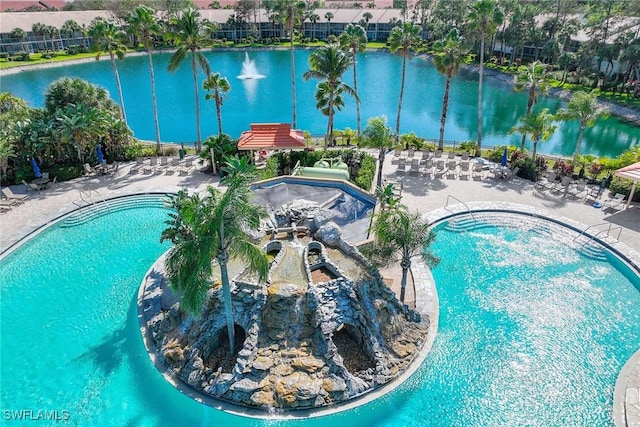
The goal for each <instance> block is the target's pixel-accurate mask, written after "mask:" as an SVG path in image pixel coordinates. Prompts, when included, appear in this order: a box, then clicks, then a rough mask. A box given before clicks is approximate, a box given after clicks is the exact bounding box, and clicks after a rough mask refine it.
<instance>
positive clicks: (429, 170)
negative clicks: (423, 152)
mask: <svg viewBox="0 0 640 427" xmlns="http://www.w3.org/2000/svg"><path fill="white" fill-rule="evenodd" d="M434 171H435V167H434V165H433V159H427V162H426V163H425V165H424V168H423V169H422V173H423V174H425V175H427V176H429V177H431V176H432V175H433V172H434Z"/></svg>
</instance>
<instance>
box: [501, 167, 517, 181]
mask: <svg viewBox="0 0 640 427" xmlns="http://www.w3.org/2000/svg"><path fill="white" fill-rule="evenodd" d="M518 171H520V166H516V167H515V169H513V170H511V169H509V170H508V171H507V173H506V174H505V175H504V178H505V179H506V180H507V181H511V178H513V177H514V176H516V175H518Z"/></svg>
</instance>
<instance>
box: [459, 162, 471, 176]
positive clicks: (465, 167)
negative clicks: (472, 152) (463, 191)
mask: <svg viewBox="0 0 640 427" xmlns="http://www.w3.org/2000/svg"><path fill="white" fill-rule="evenodd" d="M469 169H470V166H469V161H468V160H467V161H463V162H460V172H458V177H459V178H460V179H462V178H463V177H465V176H466V177H467V179H469Z"/></svg>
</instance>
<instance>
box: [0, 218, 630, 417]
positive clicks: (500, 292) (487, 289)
mask: <svg viewBox="0 0 640 427" xmlns="http://www.w3.org/2000/svg"><path fill="white" fill-rule="evenodd" d="M166 219H167V213H166V211H165V210H164V209H161V208H153V207H144V208H139V209H128V210H122V211H119V210H112V211H111V212H108V213H105V215H103V216H100V217H98V218H95V219H92V220H91V221H89V222H87V223H84V224H81V225H78V226H75V227H67V228H65V227H63V226H62V225H63V224H62V223H58V224H56V225H53V226H51V227H49V228H48V229H46V230H44V231H43V232H41V233H39V234H38V235H36V236H34V237H33V238H32V239H31V240H30V241H28V242H26V243H25V244H24V245H22V246H20V247H19V248H17V249H16V250H15V251H14V252H13V253H11V254H9V255H8V256H7V257H5V258H4V259H2V261H1V262H0V292H1V294H0V310H1V311H0V315H1V320H2V321H1V322H0V325H1V326H0V328H1V335H0V336H1V339H2V342H1V343H0V351H1V356H2V358H1V366H0V367H1V373H2V375H1V376H0V385H1V391H0V393H1V394H0V397H1V403H0V409H1V411H2V414H3V415H2V416H3V417H6V414H7V413H6V412H5V411H18V412H19V411H20V410H33V411H37V410H48V411H54V410H57V411H65V410H66V411H68V412H69V420H68V421H67V423H68V424H69V425H82V426H85V425H100V426H108V425H113V426H123V425H136V426H147V425H148V426H165V425H166V426H175V425H181V426H200V425H212V426H221V425H231V424H233V425H237V426H266V425H272V424H277V425H287V426H288V425H297V426H299V425H302V424H303V423H304V425H305V426H307V425H312V426H321V425H326V424H327V423H335V424H336V425H350V426H358V425H362V426H369V425H380V426H400V425H402V426H405V425H409V426H423V425H425V423H430V424H432V425H438V426H444V425H483V426H487V425H523V424H527V425H540V426H547V425H562V424H564V425H567V424H572V425H576V424H579V425H607V424H612V421H611V420H612V417H611V406H612V399H613V397H612V396H613V387H614V383H615V378H616V376H617V374H618V371H619V369H620V368H621V367H622V365H623V364H624V362H625V361H626V359H627V358H628V357H629V356H630V355H631V354H632V353H633V352H634V351H635V350H636V349H637V348H638V347H640V336H639V335H640V332H639V331H638V327H637V325H638V324H639V323H640V313H639V311H640V310H639V309H638V307H640V292H638V289H637V288H636V287H634V283H632V280H634V281H635V286H638V283H637V281H638V279H637V276H634V275H633V273H632V272H630V271H629V270H628V269H627V271H624V267H623V266H621V265H618V266H617V267H614V266H612V264H610V263H609V262H606V261H604V260H602V259H591V258H590V257H588V256H585V255H582V254H580V253H579V252H576V251H575V250H574V249H572V248H569V247H567V246H566V245H565V244H564V243H562V241H559V240H555V239H554V238H553V237H554V236H553V234H550V233H549V231H548V230H547V228H546V226H542V227H538V228H535V227H534V228H531V229H528V230H518V229H514V228H511V227H500V226H491V225H486V226H484V227H482V228H478V229H472V230H468V231H466V232H458V231H456V230H455V229H454V230H452V229H451V227H447V224H442V225H439V226H438V238H437V242H436V243H435V245H434V250H435V252H436V253H437V254H438V255H439V256H441V257H442V258H443V260H442V262H441V264H440V266H438V267H437V268H436V269H435V270H434V272H433V274H434V277H435V279H436V283H437V286H438V293H439V298H440V323H439V333H438V336H437V337H436V341H435V343H434V346H433V349H432V352H431V354H430V355H429V356H428V357H427V359H426V360H425V363H424V364H423V366H422V367H421V368H420V369H419V370H418V371H417V372H416V374H415V375H413V376H412V377H411V378H410V379H409V380H408V381H407V382H406V383H405V384H403V385H402V386H400V387H399V388H398V389H396V390H394V391H393V392H391V393H390V394H388V395H386V396H383V397H382V398H380V399H378V400H376V401H374V402H372V403H370V404H367V405H364V406H362V407H359V408H355V409H353V410H349V411H346V412H343V413H339V414H336V415H332V416H330V417H328V418H327V417H322V418H318V419H310V420H305V421H282V420H279V421H275V420H256V419H246V418H240V417H237V416H233V415H228V414H225V413H222V412H220V411H217V410H215V409H211V408H207V407H204V406H202V405H200V404H198V403H196V402H194V401H192V400H190V399H189V398H187V397H185V396H183V395H182V394H181V393H179V392H178V391H176V390H175V389H174V388H173V387H172V386H171V385H169V384H168V383H166V382H165V381H164V379H163V378H162V377H161V375H160V374H159V373H158V372H157V371H156V369H155V368H154V367H153V365H152V364H151V362H150V360H149V358H148V355H147V354H146V351H145V349H144V346H143V344H142V340H141V337H140V333H139V329H138V319H137V317H136V315H137V310H136V306H135V304H136V295H137V291H138V286H139V284H140V280H141V279H142V278H143V277H144V275H145V273H146V271H147V269H148V268H149V266H150V265H151V264H152V263H153V262H154V260H155V259H156V258H157V257H158V256H159V255H160V254H161V253H163V252H164V251H165V250H166V249H167V248H168V246H167V245H166V244H163V245H161V244H160V243H159V235H160V232H161V230H162V229H163V228H164V227H165V225H164V223H163V222H164V221H165V220H166ZM545 230H547V231H545ZM532 247H533V248H537V247H542V248H543V250H541V251H537V250H535V249H534V251H533V252H531V250H532V249H531V248H532ZM542 252H545V253H546V255H543V254H542ZM537 267H543V269H542V270H541V269H539V268H537ZM586 278H593V280H591V279H589V280H588V279H586ZM5 419H6V418H5Z"/></svg>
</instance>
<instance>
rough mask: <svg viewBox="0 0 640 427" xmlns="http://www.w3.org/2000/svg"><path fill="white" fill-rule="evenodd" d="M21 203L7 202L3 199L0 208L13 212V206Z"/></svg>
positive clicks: (15, 201)
mask: <svg viewBox="0 0 640 427" xmlns="http://www.w3.org/2000/svg"><path fill="white" fill-rule="evenodd" d="M18 204H19V202H18V201H17V200H7V199H2V200H0V206H1V207H2V208H3V209H7V210H11V207H12V206H18Z"/></svg>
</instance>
